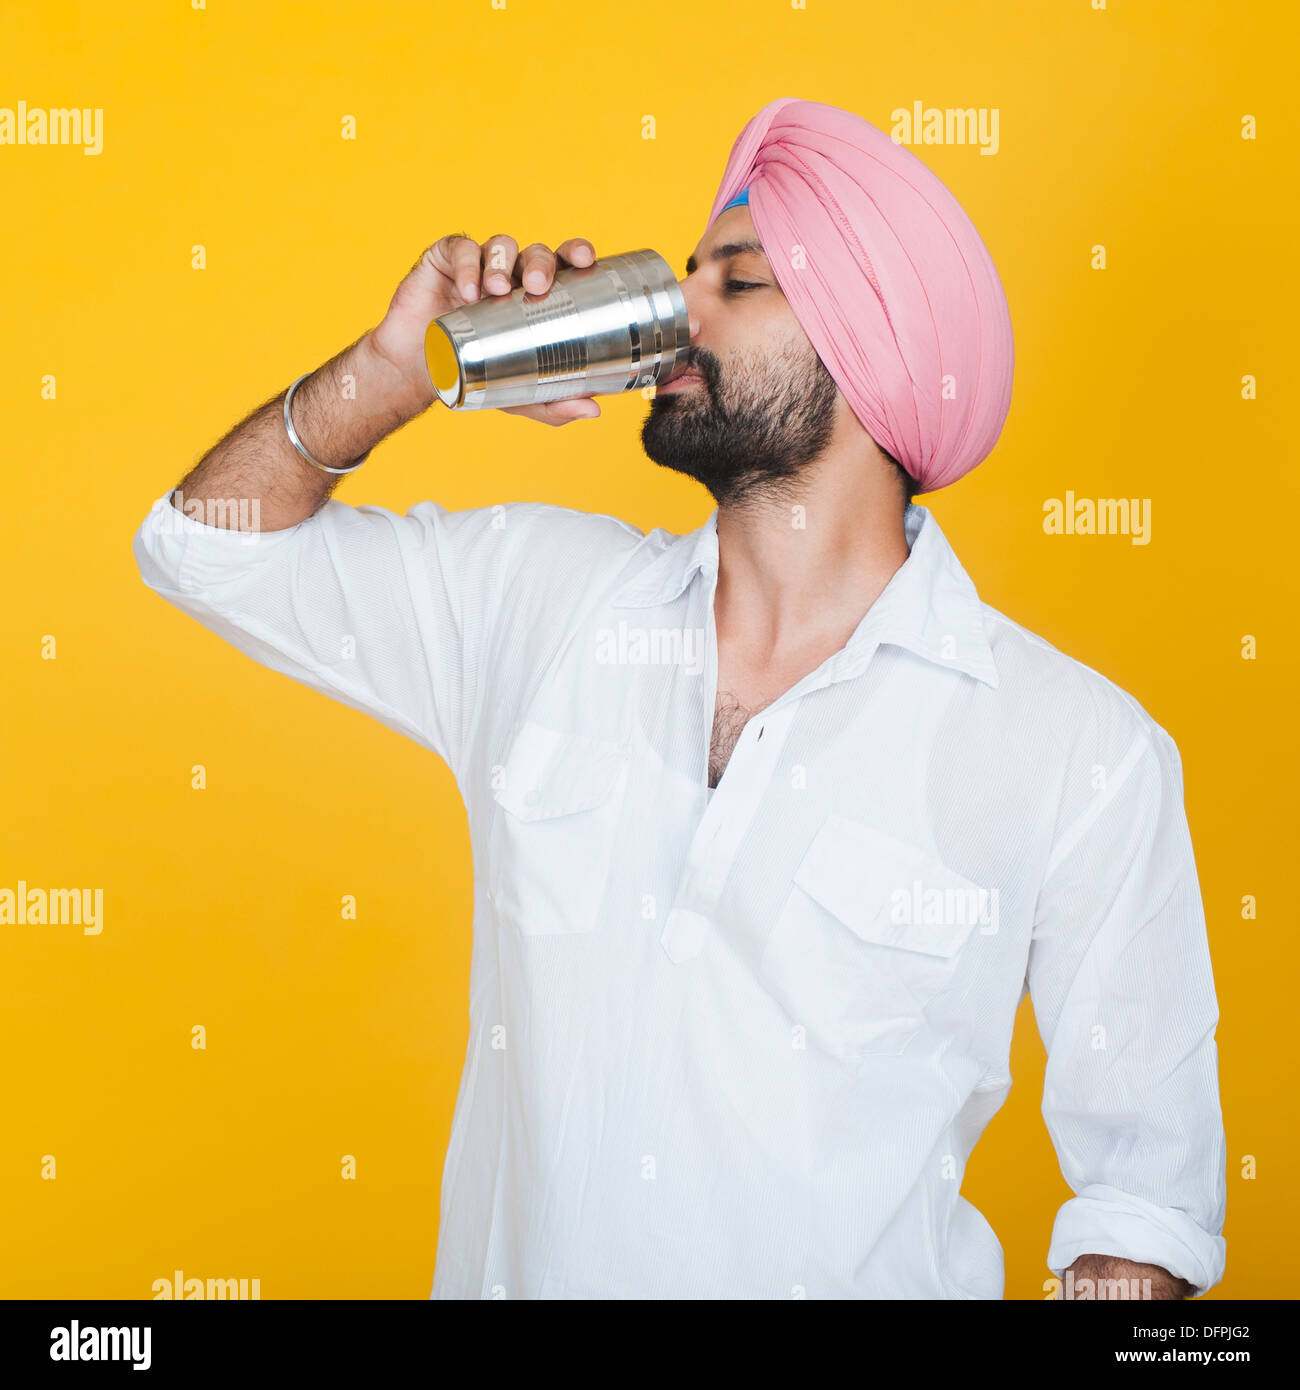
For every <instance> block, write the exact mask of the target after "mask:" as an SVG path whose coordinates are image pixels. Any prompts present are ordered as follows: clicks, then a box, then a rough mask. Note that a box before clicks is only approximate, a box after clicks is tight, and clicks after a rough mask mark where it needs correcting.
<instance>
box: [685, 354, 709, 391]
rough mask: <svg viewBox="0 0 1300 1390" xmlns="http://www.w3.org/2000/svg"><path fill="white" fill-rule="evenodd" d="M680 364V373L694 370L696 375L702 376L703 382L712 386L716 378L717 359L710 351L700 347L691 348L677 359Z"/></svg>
mask: <svg viewBox="0 0 1300 1390" xmlns="http://www.w3.org/2000/svg"><path fill="white" fill-rule="evenodd" d="M679 360H680V361H681V362H682V363H683V364H684V365H683V366H682V372H681V374H682V375H685V374H686V373H687V372H694V373H695V374H696V375H697V376H701V377H703V378H704V383H705V385H706V386H708V387H710V388H711V387H712V386H713V385H714V383H715V382H716V381H717V379H718V359H717V358H716V357H714V355H713V354H712V353H711V352H706V351H704V350H703V349H701V348H693V349H690V350H688V351H687V352H685V353H683V354H682V356H681V358H680V359H679Z"/></svg>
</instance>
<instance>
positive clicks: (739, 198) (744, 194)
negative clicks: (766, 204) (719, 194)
mask: <svg viewBox="0 0 1300 1390" xmlns="http://www.w3.org/2000/svg"><path fill="white" fill-rule="evenodd" d="M748 202H749V189H748V188H744V189H742V190H741V191H740V192H739V193H737V194H736V196H735V197H734V198H733V199H732V200H731V201H730V202H729V203H728V204H727V207H725V208H723V209H722V211H721V212H719V213H718V216H719V217H721V216H722V213H723V212H726V210H727V208H734V207H735V206H736V204H737V203H748Z"/></svg>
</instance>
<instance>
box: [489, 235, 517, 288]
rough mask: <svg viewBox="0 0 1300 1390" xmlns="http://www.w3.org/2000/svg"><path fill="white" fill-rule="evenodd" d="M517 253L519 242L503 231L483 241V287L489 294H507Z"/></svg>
mask: <svg viewBox="0 0 1300 1390" xmlns="http://www.w3.org/2000/svg"><path fill="white" fill-rule="evenodd" d="M518 255H519V243H518V242H517V241H516V240H515V239H514V237H512V236H506V235H505V234H504V233H502V234H499V235H497V236H490V237H488V239H487V240H486V241H485V242H484V243H483V288H484V289H485V290H486V291H487V292H488V293H489V294H509V293H510V284H511V280H510V277H511V276H512V275H513V273H514V269H515V260H516V259H517V257H518Z"/></svg>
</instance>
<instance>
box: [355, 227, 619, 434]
mask: <svg viewBox="0 0 1300 1390" xmlns="http://www.w3.org/2000/svg"><path fill="white" fill-rule="evenodd" d="M595 259H596V251H595V248H594V247H593V246H592V244H591V242H590V241H586V240H583V239H582V238H581V237H570V238H569V239H568V241H565V242H562V243H561V244H560V246H558V247H557V248H556V249H555V250H554V251H551V250H550V249H549V248H547V247H545V246H543V245H542V244H541V243H540V242H534V243H533V244H532V245H531V246H525V247H524V248H523V250H522V251H521V250H520V249H519V243H518V242H517V241H516V240H515V239H514V237H511V236H504V235H501V236H491V237H488V239H487V240H486V241H485V242H483V243H482V244H481V245H480V244H479V243H478V242H477V241H475V240H473V238H472V237H468V236H466V235H465V234H464V233H463V232H453V233H451V234H450V235H449V236H445V237H442V238H440V239H439V240H438V241H435V242H434V243H433V245H432V246H430V247H429V249H428V250H427V251H425V253H424V254H423V255H422V256H421V257H420V259H419V260H418V261H416V263H415V264H414V265H413V266H412V267H411V271H410V274H409V275H407V277H406V279H405V280H403V281H402V283H401V284H400V285H398V287H397V292H396V293H395V294H394V295H393V299H392V303H391V304H389V306H388V312H387V314H385V315H384V321H383V322H382V323H381V324H380V325H379V326H378V327H377V328H375V329H373V330H372V331H371V332H370V334H369V338H370V341H371V343H372V345H373V346H374V348H375V349H376V350H377V351H378V352H379V353H380V355H381V356H383V357H384V358H385V359H386V360H387V361H388V362H390V363H391V364H392V365H393V367H394V369H395V370H396V372H397V373H398V375H399V376H400V378H401V379H402V381H403V382H404V383H405V391H404V393H403V395H404V398H405V399H409V400H410V402H411V403H412V413H414V412H415V411H418V410H424V409H426V408H427V407H428V406H430V405H432V404H433V402H434V401H435V400H436V399H437V396H436V394H435V393H434V390H433V383H432V382H431V381H430V380H429V368H428V366H427V364H426V363H425V357H424V334H425V330H426V329H427V328H428V326H429V324H430V323H431V322H432V321H433V320H434V319H437V318H441V317H442V316H443V314H447V313H450V312H451V310H453V309H459V308H461V307H463V306H464V305H466V304H473V303H475V302H476V301H477V300H478V299H480V298H482V297H483V296H484V295H487V296H489V297H490V296H497V297H500V296H502V295H507V294H509V293H510V292H511V291H512V290H514V289H517V288H521V287H522V289H523V290H524V291H525V292H526V293H527V294H529V295H535V296H537V297H538V298H540V297H541V296H542V295H544V294H546V293H547V292H548V291H549V290H550V288H551V282H552V281H553V280H554V279H555V272H556V271H557V270H559V269H561V268H562V267H564V266H566V265H573V266H588V265H592V264H593V263H594V262H595ZM502 414H504V415H522V416H524V417H525V419H529V420H540V421H541V422H542V423H543V424H546V425H564V424H567V423H568V422H569V421H570V420H590V419H594V418H595V417H596V416H597V415H599V414H600V407H599V406H598V405H597V404H596V403H595V401H594V400H592V398H591V397H590V396H578V397H573V398H570V399H569V400H563V401H547V402H546V403H544V404H542V405H515V406H506V407H504V408H503V410H502Z"/></svg>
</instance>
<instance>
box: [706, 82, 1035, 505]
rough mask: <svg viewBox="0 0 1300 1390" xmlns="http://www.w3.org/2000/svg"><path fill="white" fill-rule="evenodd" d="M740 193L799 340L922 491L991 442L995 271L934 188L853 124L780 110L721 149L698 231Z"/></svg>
mask: <svg viewBox="0 0 1300 1390" xmlns="http://www.w3.org/2000/svg"><path fill="white" fill-rule="evenodd" d="M742 190H743V191H744V192H745V193H746V194H747V198H746V200H745V201H747V202H748V204H749V211H750V215H751V216H752V218H753V220H754V229H755V231H756V232H757V233H758V237H759V240H760V241H761V242H762V243H763V249H764V251H765V252H766V253H767V259H768V262H769V264H770V265H771V267H772V272H773V274H774V275H775V276H776V280H777V283H778V284H779V285H780V286H781V289H782V291H783V292H784V294H785V297H786V299H787V300H788V301H789V304H790V307H791V309H792V310H793V311H794V314H795V317H796V318H797V319H798V321H799V324H800V326H801V327H802V328H803V330H804V332H805V333H806V334H807V335H808V340H809V342H810V343H811V344H812V346H813V348H814V349H815V351H816V352H817V355H818V356H819V357H820V358H821V360H822V362H823V363H825V365H826V369H827V370H828V371H829V372H830V374H831V376H832V377H833V378H834V379H835V382H836V384H837V385H838V386H839V388H840V390H841V391H842V392H843V394H844V397H845V399H846V400H847V401H848V404H849V406H850V408H851V409H852V411H853V413H854V415H855V416H856V417H857V418H858V420H859V421H860V422H861V424H862V427H863V428H864V429H865V430H866V431H867V433H868V434H869V435H870V436H871V437H872V439H873V440H875V442H876V443H877V444H878V445H879V446H880V447H881V448H882V449H884V450H886V451H887V452H888V453H890V454H892V455H893V456H894V458H896V459H897V460H898V461H899V463H901V464H902V465H903V467H904V468H905V469H906V470H907V471H908V472H909V473H910V474H911V475H912V477H914V478H915V479H916V480H917V481H918V483H919V484H920V486H921V490H922V491H923V492H932V491H933V490H934V489H936V488H941V487H944V486H946V485H947V484H948V483H951V482H955V481H956V480H957V479H958V478H960V477H961V476H962V475H963V474H964V473H968V472H969V471H970V470H971V469H972V468H974V467H975V465H976V464H977V463H979V462H980V461H981V460H982V459H983V458H985V457H986V456H987V454H988V453H989V451H990V450H991V449H992V448H993V446H994V444H995V443H996V442H997V438H998V435H999V434H1000V433H1001V431H1002V425H1003V422H1004V421H1005V420H1006V417H1007V410H1008V409H1009V407H1010V404H1011V377H1012V369H1013V366H1014V363H1015V352H1014V347H1013V343H1012V335H1011V317H1010V314H1009V313H1008V310H1007V301H1006V296H1005V295H1004V293H1003V291H1002V282H1001V280H1000V279H999V278H998V272H997V268H996V267H995V266H994V264H993V259H992V257H991V256H990V255H989V253H988V248H987V247H986V246H985V245H984V243H983V241H982V240H981V239H980V235H979V233H978V232H977V231H976V230H975V226H974V224H973V223H972V222H971V220H970V218H969V217H968V216H967V215H966V213H965V211H964V210H963V208H962V206H961V204H960V203H958V201H957V199H956V198H955V197H954V196H953V195H952V193H951V192H950V191H949V189H948V188H947V187H946V186H945V185H944V183H943V182H942V181H941V180H940V178H939V177H938V175H937V174H935V173H933V172H932V171H931V170H930V169H929V168H928V167H927V166H926V165H925V164H923V163H922V162H921V160H919V159H918V158H917V157H916V156H915V155H914V154H913V153H912V152H911V150H909V149H907V148H906V147H905V146H903V145H898V144H895V143H894V141H893V140H892V139H890V137H889V136H888V135H886V134H885V132H884V131H882V130H879V129H877V127H876V126H874V125H872V124H871V123H870V122H869V121H866V120H864V119H863V118H862V117H861V116H857V115H854V114H853V113H852V112H851V111H843V110H841V109H840V108H838V107H835V106H827V105H825V104H824V103H822V102H819V101H799V100H797V99H795V98H793V97H780V98H778V99H777V100H776V101H771V102H769V103H768V104H767V105H766V106H765V107H763V109H762V110H761V111H760V112H759V113H758V114H757V115H756V116H755V117H754V118H753V119H752V120H751V121H750V122H749V123H748V124H747V125H746V126H745V128H744V130H742V131H741V132H740V135H739V136H738V137H737V138H736V142H735V144H734V145H733V146H732V148H731V156H730V158H729V159H728V161H727V167H726V171H725V172H724V174H723V176H722V182H721V184H720V185H719V186H718V192H717V196H716V197H715V198H714V200H713V207H712V209H711V211H710V213H709V222H710V223H712V222H713V221H714V220H715V218H717V217H718V216H719V215H720V214H721V213H722V212H723V211H724V210H725V208H726V207H728V206H731V205H733V204H734V202H735V201H737V195H738V194H740V193H741V192H742Z"/></svg>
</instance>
